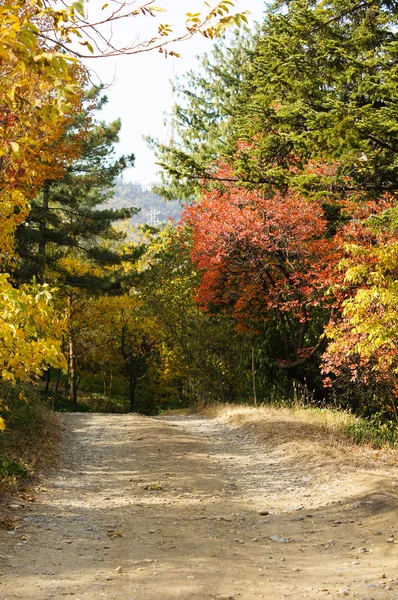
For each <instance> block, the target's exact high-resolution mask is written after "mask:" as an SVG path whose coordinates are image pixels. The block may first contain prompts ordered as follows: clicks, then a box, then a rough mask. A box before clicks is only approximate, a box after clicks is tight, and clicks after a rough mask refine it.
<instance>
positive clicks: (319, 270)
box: [184, 167, 340, 397]
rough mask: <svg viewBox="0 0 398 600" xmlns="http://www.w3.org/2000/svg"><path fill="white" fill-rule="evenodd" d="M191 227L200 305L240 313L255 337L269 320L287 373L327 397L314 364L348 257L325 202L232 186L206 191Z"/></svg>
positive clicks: (188, 215)
mask: <svg viewBox="0 0 398 600" xmlns="http://www.w3.org/2000/svg"><path fill="white" fill-rule="evenodd" d="M218 176H219V177H222V178H223V179H224V180H228V179H229V178H231V171H230V169H228V168H227V167H224V168H222V169H220V170H219V173H218ZM184 221H185V222H186V223H187V224H188V225H189V226H190V227H192V231H193V233H192V235H193V248H192V259H193V262H194V264H195V265H196V267H197V268H198V269H199V272H200V274H201V279H200V286H199V293H198V301H199V303H200V305H201V306H202V307H203V308H204V309H206V310H207V311H210V312H212V313H216V314H217V313H221V314H222V313H227V314H230V315H232V316H233V318H234V319H235V320H236V322H237V324H238V326H239V329H240V330H241V331H242V332H243V331H245V330H246V331H249V332H250V331H251V330H252V331H253V334H254V333H255V332H256V330H257V328H258V327H259V324H260V323H262V322H267V323H268V326H269V327H271V328H272V329H273V330H274V331H276V332H277V335H278V336H279V340H280V342H279V347H280V351H279V352H280V354H279V355H278V356H274V359H275V360H276V361H277V364H278V366H279V368H280V369H282V370H283V371H284V372H285V373H286V374H287V375H289V376H290V377H291V378H292V379H294V380H295V381H297V382H298V383H299V384H300V385H302V386H306V387H307V388H308V390H309V392H310V393H312V392H314V393H315V394H317V395H318V396H320V397H322V396H323V394H324V392H323V391H322V386H321V385H320V381H319V379H318V381H317V378H316V377H315V376H314V370H313V369H312V368H311V365H312V364H313V363H314V362H315V363H316V362H317V361H319V356H320V353H321V350H322V349H323V348H324V345H325V341H326V340H325V336H324V334H323V327H324V325H325V324H326V323H327V322H328V319H329V316H330V311H331V309H332V307H333V303H334V299H333V296H330V295H329V293H328V291H329V287H330V284H331V282H332V281H333V269H334V267H335V266H336V264H337V261H338V259H339V256H340V254H339V249H338V246H337V245H336V243H335V241H334V239H333V238H328V235H327V231H328V222H327V220H326V219H325V216H324V213H323V210H322V206H321V203H320V202H316V201H315V200H314V201H312V202H307V201H306V200H304V199H303V198H301V197H300V196H299V195H298V194H297V193H295V192H287V193H286V194H281V193H280V192H276V193H275V194H274V195H273V196H271V197H267V196H265V197H264V196H263V195H262V194H261V193H259V192H257V191H250V190H246V189H245V188H242V187H238V186H237V185H236V184H234V183H225V185H224V190H223V191H222V192H221V191H219V190H212V191H210V192H206V193H204V195H203V198H202V200H201V202H200V203H198V204H196V205H193V206H192V207H189V208H187V209H186V211H185V217H184ZM315 373H316V371H315Z"/></svg>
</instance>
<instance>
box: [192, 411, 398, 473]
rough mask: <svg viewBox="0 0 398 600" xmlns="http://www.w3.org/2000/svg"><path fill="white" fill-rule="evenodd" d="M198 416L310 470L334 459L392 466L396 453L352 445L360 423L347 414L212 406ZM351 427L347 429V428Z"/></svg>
mask: <svg viewBox="0 0 398 600" xmlns="http://www.w3.org/2000/svg"><path fill="white" fill-rule="evenodd" d="M201 412H202V414H204V415H205V416H207V417H209V418H215V419H218V420H220V421H223V422H228V423H230V424H231V425H234V426H236V427H239V428H241V429H243V430H248V431H250V433H251V434H253V435H254V436H255V437H256V439H257V440H258V441H259V442H261V443H263V444H265V445H266V446H268V448H269V449H274V448H280V447H283V448H284V451H285V452H286V454H287V455H290V456H291V457H292V458H294V459H295V460H297V461H298V462H301V463H308V464H311V465H312V467H313V468H317V467H320V468H321V467H322V466H324V465H325V464H326V463H331V462H333V461H335V460H336V459H338V460H341V461H343V462H346V461H347V462H349V463H350V464H351V465H353V464H355V462H356V461H357V464H360V463H361V462H362V460H363V459H365V460H367V461H373V460H374V459H377V460H380V459H382V462H386V461H387V462H389V463H394V464H396V463H397V462H398V451H397V449H393V448H390V447H388V446H387V445H386V446H383V447H382V448H375V447H374V446H372V444H370V443H363V444H362V445H358V444H355V443H354V442H353V437H352V435H351V434H350V431H351V429H352V428H353V427H361V423H362V422H363V421H362V420H361V419H359V418H358V417H355V416H353V415H351V414H349V413H347V412H344V411H338V410H332V409H326V408H325V409H318V408H311V407H300V406H292V407H275V406H253V405H228V404H227V405H225V404H216V405H213V406H210V407H207V408H205V409H204V410H203V411H201ZM350 428H351V429H350Z"/></svg>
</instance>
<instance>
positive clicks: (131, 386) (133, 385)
mask: <svg viewBox="0 0 398 600" xmlns="http://www.w3.org/2000/svg"><path fill="white" fill-rule="evenodd" d="M136 386H137V372H134V373H130V378H129V397H130V412H135V410H136V407H135V388H136Z"/></svg>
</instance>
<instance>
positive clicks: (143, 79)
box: [85, 0, 264, 185]
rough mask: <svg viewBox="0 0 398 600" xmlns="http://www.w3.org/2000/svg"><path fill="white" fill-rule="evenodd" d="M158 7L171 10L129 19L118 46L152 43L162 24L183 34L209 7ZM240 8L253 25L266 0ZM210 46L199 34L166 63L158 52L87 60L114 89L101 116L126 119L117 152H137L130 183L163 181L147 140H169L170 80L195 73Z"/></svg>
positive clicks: (184, 2) (193, 1)
mask: <svg viewBox="0 0 398 600" xmlns="http://www.w3.org/2000/svg"><path fill="white" fill-rule="evenodd" d="M97 1H98V0H94V2H95V3H96V2H97ZM101 4H102V1H101ZM158 4H159V5H161V6H162V7H164V8H166V9H167V13H164V14H161V15H160V16H159V18H157V19H156V20H155V19H154V18H151V17H137V18H136V19H134V20H133V21H132V20H131V19H130V20H129V21H127V20H125V21H123V23H120V25H119V29H118V30H117V31H115V32H114V39H115V40H117V41H118V42H119V40H127V39H131V36H135V37H138V36H140V37H141V39H148V36H150V34H151V32H153V31H154V30H155V29H156V28H157V25H158V23H159V22H161V23H172V24H173V28H174V31H176V32H178V31H183V29H182V28H183V27H184V21H185V13H186V12H196V10H198V11H204V9H205V8H206V7H205V6H204V2H203V0H159V2H158ZM211 4H212V5H213V4H215V2H212V3H211ZM236 9H237V10H238V11H246V10H247V11H250V15H248V18H249V21H250V22H254V21H259V20H261V17H262V14H263V12H264V0H237V2H236ZM179 27H180V29H179ZM211 45H212V42H211V41H210V40H208V39H206V38H204V37H203V36H200V35H197V36H195V37H194V38H193V39H191V40H188V41H185V42H181V43H179V44H175V45H174V46H173V47H172V48H173V49H174V50H175V51H176V52H178V53H180V54H181V58H174V59H172V58H167V59H165V58H164V56H163V55H162V54H160V53H159V52H157V51H154V52H147V53H143V54H136V55H133V56H120V57H116V58H96V59H93V60H91V61H90V60H88V61H85V62H86V64H87V65H88V66H89V68H90V69H91V70H92V71H93V72H94V76H93V79H94V81H98V80H100V81H101V82H102V83H104V84H105V85H109V88H108V89H107V90H106V95H107V96H108V100H109V101H108V104H107V105H106V106H105V107H104V108H103V109H102V111H101V113H100V114H99V117H100V118H101V120H104V121H107V122H109V121H112V120H114V119H116V118H120V119H121V121H122V130H121V134H120V143H119V144H117V146H116V148H115V150H116V153H117V155H120V154H131V153H133V154H134V155H135V157H136V161H135V167H134V168H133V169H128V170H126V171H125V174H124V180H125V181H135V182H139V183H141V184H144V185H145V184H150V183H153V182H154V181H157V180H159V176H158V175H157V172H158V170H159V167H158V166H157V165H156V164H155V156H154V154H153V152H152V151H151V150H150V149H149V148H148V146H147V143H146V141H145V140H144V139H143V138H144V137H145V136H148V135H149V136H151V137H154V138H158V139H159V140H160V141H161V142H164V141H166V138H167V132H168V128H167V125H166V124H165V122H166V123H167V116H168V115H169V114H170V112H171V107H172V104H173V98H172V91H171V84H170V80H171V79H172V78H173V76H174V75H178V76H182V75H183V74H184V73H186V72H187V71H189V70H191V69H195V67H196V64H197V61H196V56H198V55H201V54H203V53H204V52H209V51H210V50H211Z"/></svg>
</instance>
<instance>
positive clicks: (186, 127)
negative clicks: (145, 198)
mask: <svg viewBox="0 0 398 600" xmlns="http://www.w3.org/2000/svg"><path fill="white" fill-rule="evenodd" d="M252 44H253V34H252V33H251V32H250V31H249V30H248V29H247V28H243V27H242V28H241V29H240V30H239V31H236V32H235V33H234V35H233V36H226V37H224V38H223V39H222V40H221V41H220V42H218V43H217V44H215V45H214V47H213V49H212V51H211V53H209V54H204V55H203V56H202V58H201V59H200V63H199V66H198V68H197V69H195V70H194V71H189V72H188V73H186V74H185V75H184V77H183V78H181V79H178V78H177V79H176V81H175V82H174V84H173V85H174V89H175V92H176V94H177V97H178V102H177V103H176V104H175V105H174V108H173V115H172V119H173V130H174V139H171V140H170V142H169V143H168V144H161V143H159V141H157V140H154V139H151V138H149V139H148V141H149V143H150V146H151V147H152V148H153V149H154V150H155V152H156V156H157V158H158V161H159V163H158V164H159V165H160V166H161V167H162V169H163V171H162V179H163V181H162V186H161V187H159V188H158V189H157V190H156V191H157V192H159V193H160V194H161V195H162V196H164V197H165V198H167V199H169V200H173V199H180V200H182V201H186V200H188V199H190V198H192V197H194V196H195V195H196V194H197V193H198V192H199V191H200V189H201V188H202V187H203V185H204V184H205V182H206V181H211V180H213V179H214V178H215V173H214V163H215V162H216V161H218V160H219V159H220V156H224V155H228V154H229V153H230V147H229V139H230V135H231V133H232V131H233V127H234V117H235V115H236V107H237V99H238V96H239V93H240V89H241V84H242V76H243V69H244V65H245V63H246V62H247V59H248V52H249V49H250V48H251V46H252Z"/></svg>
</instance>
